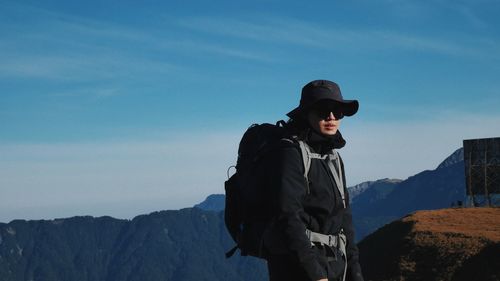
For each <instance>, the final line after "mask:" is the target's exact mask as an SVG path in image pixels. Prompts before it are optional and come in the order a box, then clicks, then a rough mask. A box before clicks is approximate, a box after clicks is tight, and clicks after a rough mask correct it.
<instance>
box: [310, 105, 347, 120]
mask: <svg viewBox="0 0 500 281" xmlns="http://www.w3.org/2000/svg"><path fill="white" fill-rule="evenodd" d="M316 112H317V114H318V116H319V117H321V118H323V119H327V118H328V117H329V116H330V113H333V116H335V119H337V120H339V119H342V118H344V113H342V111H341V110H340V109H338V108H329V107H323V108H318V109H317V110H316Z"/></svg>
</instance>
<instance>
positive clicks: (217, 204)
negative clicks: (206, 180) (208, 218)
mask: <svg viewBox="0 0 500 281" xmlns="http://www.w3.org/2000/svg"><path fill="white" fill-rule="evenodd" d="M225 204H226V196H225V195H224V194H212V195H209V196H208V197H207V198H206V199H205V200H204V201H203V202H201V203H199V204H196V205H194V207H195V208H198V209H202V210H205V211H222V210H224V206H225Z"/></svg>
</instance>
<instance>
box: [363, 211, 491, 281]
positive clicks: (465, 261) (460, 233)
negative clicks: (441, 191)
mask: <svg viewBox="0 0 500 281" xmlns="http://www.w3.org/2000/svg"><path fill="white" fill-rule="evenodd" d="M359 248H360V254H361V256H360V260H361V264H362V266H363V272H364V275H365V280H373V281H378V280H404V281H417V280H422V281H424V280H425V281H433V280H436V281H437V280H450V281H459V280H475V281H480V280H500V209H499V208H470V209H465V208H464V209H443V210H434V211H418V212H416V213H414V214H412V215H408V216H406V217H404V218H403V219H401V220H398V221H394V222H392V223H390V224H388V225H386V226H384V227H382V228H381V229H379V230H377V231H376V232H374V233H373V234H371V235H369V236H367V237H366V238H365V239H364V240H363V241H361V243H359Z"/></svg>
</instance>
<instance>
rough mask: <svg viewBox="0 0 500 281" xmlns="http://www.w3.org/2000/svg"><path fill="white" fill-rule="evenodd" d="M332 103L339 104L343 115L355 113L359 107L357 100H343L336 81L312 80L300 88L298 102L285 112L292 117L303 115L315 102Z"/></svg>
mask: <svg viewBox="0 0 500 281" xmlns="http://www.w3.org/2000/svg"><path fill="white" fill-rule="evenodd" d="M319 102H321V103H332V107H337V106H340V107H341V110H342V113H344V115H345V116H352V115H354V114H356V112H357V111H358V108H359V103H358V101H357V100H345V99H344V98H343V97H342V93H341V92H340V87H339V85H337V83H335V82H332V81H328V80H314V81H311V82H309V83H307V84H306V85H305V86H304V87H303V88H302V94H301V97H300V104H299V106H298V107H296V108H295V109H294V110H292V111H290V112H288V113H287V116H288V117H290V118H292V119H297V118H300V117H305V114H307V112H308V111H309V110H310V109H311V108H312V107H313V106H315V105H316V104H317V103H319Z"/></svg>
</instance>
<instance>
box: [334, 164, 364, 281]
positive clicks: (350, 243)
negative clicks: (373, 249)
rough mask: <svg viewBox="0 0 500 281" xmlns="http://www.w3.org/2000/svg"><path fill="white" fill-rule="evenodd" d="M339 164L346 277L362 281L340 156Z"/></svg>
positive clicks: (354, 280)
mask: <svg viewBox="0 0 500 281" xmlns="http://www.w3.org/2000/svg"><path fill="white" fill-rule="evenodd" d="M340 165H341V167H342V179H343V182H344V193H345V196H346V198H345V200H346V209H345V210H344V214H343V219H342V228H343V229H344V232H345V234H346V236H347V278H346V280H348V281H363V280H364V279H363V274H362V272H361V266H360V265H359V250H358V246H357V245H356V242H355V241H356V239H355V236H354V226H353V223H352V212H351V206H350V203H349V193H348V192H347V184H346V178H345V172H344V163H343V162H342V158H340Z"/></svg>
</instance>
